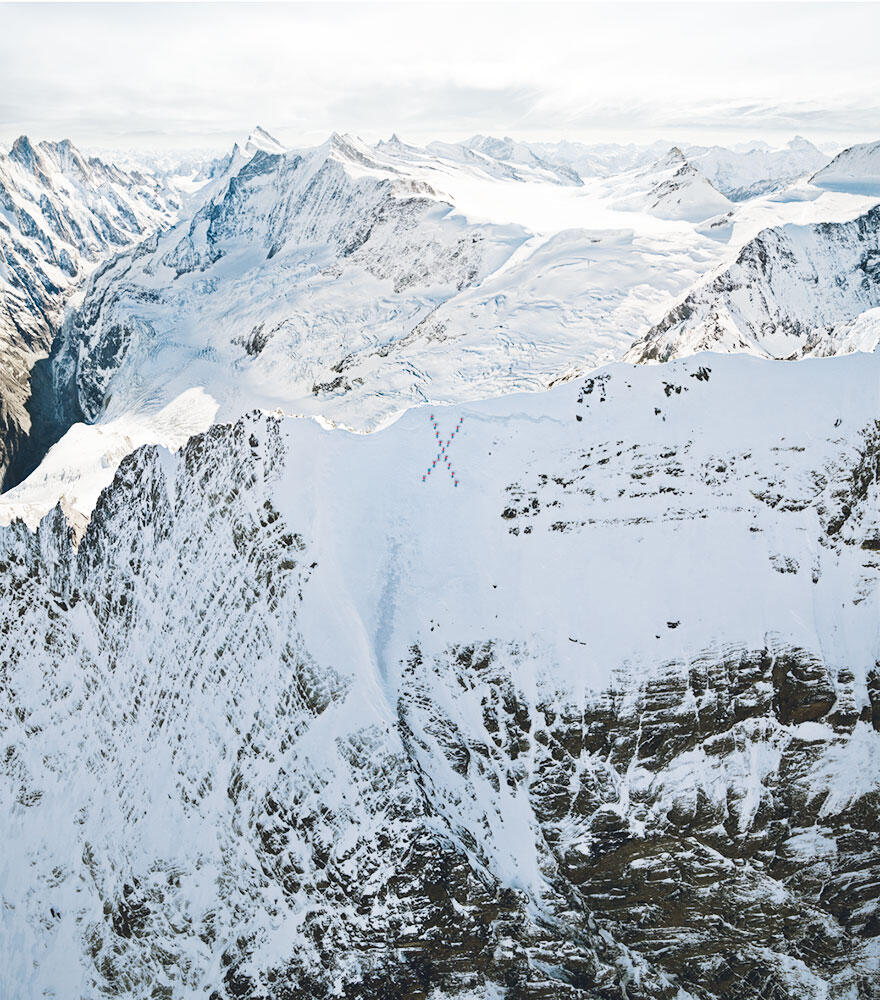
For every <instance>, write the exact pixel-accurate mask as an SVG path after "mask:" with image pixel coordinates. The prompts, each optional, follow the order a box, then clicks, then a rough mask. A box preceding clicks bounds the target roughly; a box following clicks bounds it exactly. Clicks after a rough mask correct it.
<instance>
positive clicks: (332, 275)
mask: <svg viewBox="0 0 880 1000" xmlns="http://www.w3.org/2000/svg"><path fill="white" fill-rule="evenodd" d="M569 152H570V151H569ZM606 152H607V155H608V157H609V161H608V162H609V163H612V162H616V167H617V169H618V173H616V174H614V175H613V176H594V177H588V178H586V179H584V180H583V181H582V182H581V181H580V180H579V179H578V178H577V177H573V176H572V175H571V171H570V170H569V168H567V167H566V168H565V169H559V168H560V164H556V166H553V165H552V164H550V160H549V159H548V158H547V156H542V155H540V154H539V153H538V152H536V148H535V147H534V146H528V147H526V146H523V145H522V144H519V143H515V142H513V141H512V140H493V139H486V138H483V137H477V138H476V139H474V140H472V141H471V144H470V145H460V146H456V145H451V144H440V143H434V144H432V145H431V146H429V147H428V148H426V149H419V148H416V147H413V146H409V145H406V144H405V143H403V142H401V141H400V140H399V139H398V138H396V137H392V139H391V140H390V141H388V142H381V143H379V144H377V145H376V146H374V147H370V146H367V145H365V144H364V143H361V142H359V141H358V140H356V139H353V138H351V137H348V136H333V137H331V139H330V140H329V141H328V142H327V143H325V144H324V145H323V146H321V147H318V148H316V149H312V150H299V151H297V150H289V151H285V150H284V147H283V146H282V145H281V144H280V143H278V142H277V140H274V139H273V138H272V137H271V136H269V135H268V133H266V132H265V130H262V129H256V130H255V131H254V132H253V134H252V135H251V137H250V138H249V140H248V142H247V143H246V144H245V149H244V152H243V151H242V150H241V149H239V148H238V147H236V148H235V149H234V150H233V151H232V153H231V154H230V155H229V156H228V157H224V158H222V159H221V160H219V161H217V162H216V163H214V164H213V165H212V166H211V167H210V169H208V170H207V171H206V172H205V173H204V177H203V180H204V181H205V184H204V186H203V187H202V188H201V190H200V191H199V192H197V194H195V195H194V196H193V199H192V201H191V202H189V203H188V205H189V211H190V216H189V218H187V219H186V220H185V221H184V222H182V223H180V224H179V225H178V226H176V227H174V228H173V229H172V230H170V231H168V232H166V233H163V234H162V235H161V236H159V235H156V236H154V237H152V238H151V239H149V240H147V241H145V242H143V243H141V244H140V245H139V246H138V247H137V248H135V249H133V250H131V251H128V252H125V253H123V254H121V255H120V256H119V257H118V258H116V259H115V260H114V261H113V262H111V263H110V264H109V265H108V266H107V267H106V268H102V269H101V271H100V272H99V273H98V274H97V275H96V276H95V277H94V278H93V280H92V281H91V282H90V284H89V287H88V289H87V290H86V293H85V296H84V300H83V303H82V305H81V307H80V308H79V309H78V310H77V311H76V314H75V315H74V316H73V317H72V318H71V321H70V325H69V327H68V328H67V329H66V330H65V333H64V335H63V337H61V338H59V342H58V345H57V351H56V355H55V357H54V360H53V366H52V372H53V377H55V378H56V379H57V380H58V381H59V382H60V383H61V384H63V385H65V386H68V387H71V390H72V394H73V397H74V400H75V403H76V406H77V407H79V408H80V410H81V411H82V413H83V414H84V416H85V419H86V420H87V421H88V423H89V425H90V426H89V427H86V428H84V427H82V426H79V425H77V426H76V427H75V428H74V429H73V430H72V431H71V434H70V437H69V439H67V438H65V439H64V440H62V441H61V442H60V443H59V444H58V445H57V446H56V448H55V450H54V451H53V453H52V454H51V455H50V456H49V457H48V459H47V461H46V462H45V463H44V464H43V467H42V468H41V469H40V470H39V472H38V473H37V474H36V475H35V476H33V477H31V478H30V479H28V480H27V481H25V482H24V483H23V484H21V485H20V486H19V487H17V488H16V489H15V490H13V491H11V492H9V493H7V494H5V495H4V497H3V499H2V501H0V520H2V521H8V520H10V519H11V518H12V517H14V516H24V517H26V518H27V519H28V522H29V523H31V524H32V525H33V524H36V522H37V521H38V520H39V518H40V517H41V516H42V515H43V514H44V513H46V511H48V510H50V509H51V508H52V507H53V506H54V505H55V503H56V502H58V501H59V500H61V501H62V502H63V504H64V507H65V510H67V511H68V512H69V514H70V516H71V517H73V518H80V519H82V518H86V517H87V516H88V513H89V511H90V510H91V507H92V506H93V504H94V502H95V500H96V499H97V496H98V493H99V491H100V489H101V488H103V487H104V486H106V485H107V484H108V483H109V482H110V479H111V478H112V474H113V471H114V469H115V467H116V464H117V462H118V458H119V455H120V454H123V453H125V452H126V451H127V450H130V448H131V447H132V446H134V445H136V444H141V443H149V442H154V443H161V444H165V445H167V446H169V447H178V446H179V445H180V443H181V442H182V441H183V440H185V438H186V437H187V435H188V434H190V433H193V432H194V431H197V430H203V429H205V428H207V427H208V426H210V424H211V422H212V421H215V420H221V421H228V420H235V419H237V418H238V417H239V416H240V415H241V414H242V413H244V412H247V411H249V410H251V409H253V408H257V407H259V408H263V409H268V410H276V409H280V410H281V411H283V412H285V413H301V414H309V415H314V416H318V417H320V418H322V419H324V420H326V421H329V422H330V423H332V424H336V425H342V426H347V427H351V428H354V429H357V430H364V431H369V430H372V429H374V428H376V427H381V426H382V425H383V424H384V423H386V422H387V421H388V420H391V419H393V418H394V417H395V416H396V415H397V414H399V413H400V412H401V411H402V410H404V409H406V408H408V407H411V406H413V405H420V404H422V403H425V402H437V403H444V402H445V403H452V402H456V401H467V400H474V399H478V398H485V397H488V396H493V395H498V394H502V393H509V392H514V391H521V390H540V389H544V388H546V387H547V386H548V385H552V384H554V383H555V382H556V381H558V380H559V379H560V378H565V377H568V376H570V375H571V374H572V373H574V372H583V371H586V370H590V369H592V368H595V367H597V366H598V365H601V364H603V363H606V362H608V361H611V360H616V359H618V358H620V357H621V356H622V355H623V354H624V352H625V351H627V350H628V349H629V348H630V347H631V346H632V344H633V341H634V340H638V339H639V338H641V337H643V336H644V335H645V334H647V333H648V331H649V330H651V329H652V327H653V326H654V325H656V324H657V323H659V322H661V321H662V320H663V317H664V316H665V315H666V314H668V312H669V310H671V309H673V308H674V307H675V306H676V303H678V302H680V301H681V299H682V297H683V296H686V295H687V294H688V292H689V291H690V290H691V289H692V288H693V287H694V286H696V285H698V283H699V282H700V281H701V280H705V279H706V276H707V275H711V274H714V273H717V272H718V271H720V270H723V269H724V268H725V267H728V266H729V265H730V264H732V263H733V262H734V260H735V259H736V257H737V255H738V254H739V252H740V251H741V249H742V247H743V245H744V244H746V243H748V241H750V240H753V239H754V238H755V236H756V234H757V233H758V232H759V231H760V230H762V229H764V228H765V227H767V226H768V225H771V226H778V225H785V224H787V223H795V222H796V223H798V224H811V223H814V222H817V221H820V222H827V221H848V220H851V219H853V218H855V217H856V216H858V215H859V214H860V213H863V212H864V211H865V210H866V208H869V207H871V206H872V205H873V204H874V199H872V198H871V197H869V196H860V195H854V194H850V193H838V192H830V191H823V190H821V189H819V188H815V187H811V186H810V185H808V184H805V183H799V184H797V185H795V186H794V187H789V188H786V189H785V190H784V191H782V192H778V193H774V194H772V195H770V196H768V197H763V198H751V199H749V200H748V201H744V202H741V203H733V202H730V201H728V200H727V199H726V198H725V197H724V196H723V195H722V194H721V193H720V192H719V191H717V190H716V189H715V188H714V187H713V186H712V184H711V183H710V182H709V181H708V179H707V178H706V177H705V176H704V175H703V174H702V173H701V172H700V171H699V170H698V169H697V168H695V167H694V166H693V164H692V163H691V162H690V161H689V160H688V159H687V158H686V157H685V156H684V154H683V153H682V152H681V151H680V150H677V149H673V150H671V151H667V152H666V154H665V155H662V156H656V155H655V153H656V151H654V150H650V151H648V152H650V154H651V155H650V157H648V160H647V162H644V161H643V160H641V159H640V158H639V157H638V156H636V155H635V153H636V151H634V150H629V151H627V150H619V149H618V150H616V151H615V150H610V151H606ZM642 152H645V151H644V150H643V151H642ZM646 155H647V153H646ZM744 155H745V154H744ZM548 156H549V153H548ZM505 157H507V159H505ZM716 159H717V156H716ZM548 164H550V165H549V166H548ZM633 164H635V165H633ZM561 166H564V164H562V165H561ZM621 166H623V167H627V168H629V169H623V170H622V172H620V168H621ZM609 169H610V168H609ZM780 169H781V168H780ZM758 172H759V173H760V171H758ZM718 212H720V213H721V214H720V215H718V214H713V213H718ZM707 216H708V217H707ZM855 319H856V317H853V316H852V315H850V316H848V317H847V321H849V320H855ZM870 330H871V325H870V324H868V325H865V323H860V325H859V329H858V330H855V331H847V332H846V334H845V335H844V336H843V337H842V338H841V339H840V340H839V341H836V342H835V344H834V347H833V350H832V351H831V352H832V353H834V352H835V351H836V350H837V349H838V348H840V349H843V346H845V345H849V346H848V349H853V346H855V347H861V346H863V345H864V344H865V343H866V342H867V341H868V340H869V339H870V335H871V334H870ZM686 349H687V347H686V345H685V346H683V347H682V350H681V351H680V353H684V351H685V350H686ZM192 400H198V402H199V405H198V407H196V408H192V409H188V407H187V405H185V402H184V401H192ZM184 413H189V414H190V418H189V419H187V420H186V421H184V422H183V423H181V424H180V425H179V426H174V425H173V421H172V420H171V419H170V417H171V416H172V415H174V414H184Z"/></svg>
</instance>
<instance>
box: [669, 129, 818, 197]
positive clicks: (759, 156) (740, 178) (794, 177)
mask: <svg viewBox="0 0 880 1000" xmlns="http://www.w3.org/2000/svg"><path fill="white" fill-rule="evenodd" d="M685 155H686V156H687V158H688V160H689V162H691V163H692V164H693V165H694V166H695V167H697V168H698V169H699V171H700V172H701V173H702V174H703V175H704V176H705V177H707V178H708V180H709V181H711V183H712V185H713V187H715V188H717V189H718V190H719V191H720V192H721V193H722V194H724V195H726V196H727V197H728V198H729V199H730V200H731V201H745V200H746V199H749V198H756V197H759V196H761V195H767V194H772V193H773V192H776V191H781V190H783V189H784V188H786V187H788V186H789V185H791V184H793V183H795V181H798V180H800V179H802V178H806V177H809V176H810V175H811V174H813V173H815V171H816V170H817V169H818V168H819V167H822V166H824V165H825V164H826V163H827V162H828V157H827V156H826V155H825V154H824V153H823V152H822V150H821V149H819V148H818V147H816V146H814V145H813V144H812V143H811V142H808V141H807V140H806V139H802V138H801V137H800V136H797V137H796V138H794V139H792V140H791V142H789V143H788V144H787V145H786V146H785V147H784V148H783V149H772V148H770V147H768V146H766V145H764V144H761V145H755V146H753V147H751V148H749V149H743V150H733V149H726V148H724V147H723V146H709V147H706V146H686V147H685Z"/></svg>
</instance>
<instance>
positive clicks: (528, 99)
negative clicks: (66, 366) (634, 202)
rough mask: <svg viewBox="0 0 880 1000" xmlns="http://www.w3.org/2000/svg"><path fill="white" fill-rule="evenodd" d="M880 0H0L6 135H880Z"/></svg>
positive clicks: (2, 130)
mask: <svg viewBox="0 0 880 1000" xmlns="http://www.w3.org/2000/svg"><path fill="white" fill-rule="evenodd" d="M878 41H880V4H863V5H849V4H839V3H832V4H822V3H814V4H797V3H784V4H778V5H777V4H773V5H771V4H757V3H753V4H738V5H728V4H723V3H719V4H715V3H701V4H674V5H673V4H663V3H652V4H646V5H641V4H622V3H617V4H614V5H607V6H606V5H587V4H583V5H582V4H563V5H555V4H548V3H543V4H526V5H513V4H500V3H496V4H486V5H477V4H474V3H470V4H467V5H461V6H459V5H456V4H413V3H397V4H371V3H358V4H335V3H322V4H293V5H286V4H285V5H282V4H224V5H213V4H192V5H191V4H186V5H183V4H173V5H172V4H169V5H164V4H157V5H153V4H109V3H107V4H94V5H93V4H76V5H74V4H69V5H54V4H25V5H14V4H0V141H2V143H3V144H4V145H8V144H9V142H11V141H12V139H14V138H15V137H16V136H17V135H19V134H21V133H27V134H29V135H30V136H32V137H33V138H37V139H40V138H52V139H56V138H63V137H68V138H71V139H72V140H73V141H74V142H75V143H77V144H81V145H83V146H86V147H95V146H106V147H110V148H125V147H150V148H162V147H164V146H175V147H206V146H211V147H218V148H221V147H223V148H225V147H227V146H228V145H231V142H232V141H233V140H234V139H239V138H241V137H242V136H243V135H246V134H247V132H248V131H249V129H250V127H251V126H252V125H254V124H257V123H260V124H261V125H263V126H264V127H265V128H266V129H268V130H269V131H270V132H272V133H274V134H276V135H277V136H278V138H279V139H281V140H282V141H284V142H286V143H288V144H291V145H297V144H306V143H312V142H317V141H321V140H323V139H324V138H325V137H326V135H327V134H328V133H329V132H331V131H333V130H336V131H340V132H343V131H350V132H354V133H356V134H359V135H361V136H363V137H364V138H366V139H376V138H380V137H387V136H388V135H389V134H390V133H391V132H392V131H396V132H398V134H400V135H401V137H402V138H404V139H409V140H411V141H416V142H422V141H425V140H428V139H431V138H445V139H454V138H464V137H466V136H469V135H471V134H473V133H475V132H484V133H492V134H506V135H513V136H516V137H522V138H530V137H531V138H538V139H543V138H557V137H563V136H565V137H568V138H573V139H586V140H589V141H600V140H602V139H603V138H607V139H609V140H615V141H616V140H630V139H639V138H645V139H654V138H660V137H662V138H664V139H666V138H668V139H672V140H679V139H681V140H690V141H694V140H696V141H703V140H705V141H717V140H719V139H725V138H726V139H728V140H729V141H732V142H733V141H739V140H741V139H745V138H752V137H759V138H768V139H771V140H779V139H786V138H788V137H790V136H792V135H794V134H796V133H800V134H802V135H805V136H807V137H808V138H813V139H816V140H818V141H822V142H825V143H828V144H841V145H842V144H845V143H848V142H852V141H862V140H867V139H872V138H880V55H878Z"/></svg>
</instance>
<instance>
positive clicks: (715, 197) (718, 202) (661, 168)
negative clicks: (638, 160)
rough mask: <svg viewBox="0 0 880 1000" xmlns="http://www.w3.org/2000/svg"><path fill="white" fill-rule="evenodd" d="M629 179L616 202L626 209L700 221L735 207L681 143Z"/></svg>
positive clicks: (663, 216)
mask: <svg viewBox="0 0 880 1000" xmlns="http://www.w3.org/2000/svg"><path fill="white" fill-rule="evenodd" d="M627 180H628V181H629V183H628V184H627V190H626V192H625V193H624V194H623V195H622V196H621V197H620V198H619V199H618V200H617V201H616V203H615V204H616V207H618V208H621V209H624V210H630V211H632V210H638V211H646V212H649V213H650V214H651V215H656V216H657V218H659V219H683V220H686V221H689V222H700V221H702V220H705V219H709V218H711V217H712V216H715V215H723V214H724V213H726V212H727V211H729V210H730V209H731V208H732V205H731V203H730V201H729V200H728V199H727V198H725V197H724V195H723V194H722V193H721V192H720V191H718V190H717V189H716V188H715V187H714V186H713V184H712V182H711V181H710V180H709V179H708V178H707V177H705V176H704V175H703V174H702V173H701V172H700V170H699V169H698V168H697V167H695V166H694V164H693V163H691V162H690V161H689V160H688V159H687V157H685V155H684V153H682V151H681V150H680V149H679V148H678V146H673V147H672V149H670V150H669V151H668V152H667V153H666V155H665V156H663V157H661V158H660V159H659V160H658V161H657V162H656V163H652V164H651V165H650V166H648V167H646V168H641V169H638V170H636V171H634V172H633V173H632V174H631V175H629V176H628V177H627Z"/></svg>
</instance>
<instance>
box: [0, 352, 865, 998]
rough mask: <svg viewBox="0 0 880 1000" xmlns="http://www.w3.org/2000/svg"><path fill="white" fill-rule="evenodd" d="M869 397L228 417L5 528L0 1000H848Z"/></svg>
mask: <svg viewBox="0 0 880 1000" xmlns="http://www.w3.org/2000/svg"><path fill="white" fill-rule="evenodd" d="M878 379H880V358H877V357H875V356H853V357H848V358H839V359H823V360H813V361H805V362H801V363H799V364H797V365H786V364H782V363H774V362H764V361H759V360H757V359H754V358H747V357H724V356H711V355H701V356H699V357H696V358H692V359H688V360H686V361H680V362H673V363H671V364H669V365H667V366H664V367H629V366H624V365H616V366H612V367H610V368H607V369H604V370H602V371H600V372H598V373H596V374H594V375H593V376H591V377H589V378H581V379H577V380H575V381H573V382H571V383H569V384H566V385H562V386H559V387H557V388H556V389H554V390H552V391H550V392H548V393H540V394H530V395H520V396H512V397H506V398H502V399H496V400H494V401H490V402H483V403H474V404H471V405H467V406H463V407H456V408H454V409H450V408H445V407H443V408H441V407H436V408H434V409H432V410H428V409H427V408H421V409H413V410H411V411H409V412H408V413H406V414H405V415H404V416H403V417H401V418H400V419H399V420H398V421H397V422H396V423H394V424H393V425H392V426H390V427H387V428H385V429H384V430H381V431H378V432H376V433H374V434H371V435H354V434H350V433H348V432H344V431H340V430H335V431H330V430H325V429H322V428H321V427H320V426H318V425H317V424H316V423H313V422H311V421H306V420H296V419H286V420H280V421H279V420H277V419H273V418H269V417H265V416H253V417H248V418H244V419H242V420H241V421H240V422H238V423H237V424H236V425H235V426H218V427H215V428H213V429H212V430H210V431H209V432H208V433H206V434H204V435H202V436H199V437H196V438H194V439H193V440H192V441H191V442H190V443H189V444H188V445H187V446H186V448H185V449H184V450H183V451H182V452H181V453H179V454H178V455H176V456H175V455H171V454H169V453H167V452H164V451H162V450H161V449H157V448H155V447H149V448H144V449H141V450H139V451H137V452H135V453H134V454H133V455H131V456H130V457H129V458H127V459H126V460H125V461H124V462H123V463H122V466H121V467H120V469H119V471H118V473H117V475H116V477H115V479H114V482H113V485H112V486H111V488H110V489H108V490H107V491H105V492H104V494H103V495H102V497H101V500H100V502H99V504H98V507H97V509H96V510H95V512H94V515H93V517H92V519H91V522H90V524H89V526H88V529H87V531H86V533H85V536H84V537H83V539H82V541H81V543H80V544H79V547H78V549H76V550H74V549H73V548H72V547H71V544H70V541H69V533H68V528H67V526H66V524H65V522H64V520H63V518H61V516H60V515H59V514H57V513H54V514H51V515H49V516H48V517H47V518H46V519H45V520H44V522H43V523H42V525H41V526H40V529H39V531H38V532H37V534H36V535H34V534H31V533H30V532H29V531H28V530H27V529H26V528H25V527H24V526H23V525H22V524H20V523H18V524H16V525H13V526H11V527H9V528H5V529H2V531H0V563H2V566H0V569H2V574H0V590H2V603H0V607H2V609H3V610H2V612H0V694H2V697H0V719H2V731H3V733H4V744H5V746H4V751H3V754H2V756H0V835H2V841H3V844H4V852H3V855H2V860H0V893H2V901H0V902H2V905H0V994H2V995H4V996H16V997H18V996H22V997H23V996H37V995H46V996H52V995H54V996H59V997H60V996H78V997H84V998H85V997H98V996H105V995H108V994H110V995H115V996H122V997H131V998H135V997H137V998H147V997H151V998H152V997H158V996H162V997H172V998H175V1000H177V998H185V997H197V996H198V997H201V996H214V997H219V998H233V997H239V998H242V997H247V998H253V1000H256V998H257V997H265V996H273V997H291V998H301V997H302V998H305V997H323V996H344V997H349V998H352V1000H353V998H359V1000H373V998H375V1000H379V998H386V1000H387V998H398V1000H403V998H405V997H406V998H412V997H425V996H430V997H431V998H432V1000H441V998H447V997H450V998H451V997H455V998H464V997H468V998H474V1000H476V998H477V997H487V996H494V997H509V998H514V997H520V998H531V1000H538V998H544V1000H557V998H579V997H583V998H587V997H596V996H602V997H609V998H610V997H612V996H613V997H618V996H621V995H624V994H625V995H626V996H628V997H630V998H632V1000H635V998H645V1000H647V998H651V1000H656V998H668V1000H672V998H677V1000H681V998H684V997H699V998H711V997H718V998H721V997H724V998H729V997H732V996H741V997H746V996H748V997H756V996H761V997H771V996H772V997H777V998H791V1000H794V998H798V1000H801V998H803V997H814V998H819V997H830V996H834V997H852V998H856V997H861V998H866V997H872V998H873V997H877V996H878V995H880V992H878V978H877V973H878V955H880V953H878V948H877V941H878V938H877V932H878V929H880V928H878V925H877V904H878V885H880V879H878V874H880V872H878V865H880V856H878V851H877V843H876V826H875V822H876V816H877V807H878V794H880V785H878V774H880V769H878V763H880V732H878V731H877V730H878V729H880V679H878V677H877V674H876V670H875V668H874V664H875V661H876V660H877V658H878V655H880V634H878V622H880V603H878V589H877V573H878V567H880V521H878V509H880V504H878V501H880V496H878V483H877V480H878V461H880V425H878V423H877V414H878V412H880V411H878V402H880V400H878V385H880V382H878ZM429 413H433V414H434V417H435V419H436V421H437V423H438V425H439V428H440V430H441V432H443V433H444V434H445V436H446V437H448V435H449V432H451V430H452V429H453V427H454V425H455V423H456V422H457V421H458V419H460V418H462V417H463V423H462V427H461V430H460V431H459V433H458V435H457V436H456V438H455V440H454V441H453V443H452V445H451V447H450V450H449V451H450V458H451V461H452V463H453V466H454V468H455V470H456V473H457V475H458V478H459V486H458V487H457V488H456V487H454V486H453V485H452V481H451V479H446V478H443V477H439V478H438V477H435V476H432V477H430V478H429V480H428V481H427V482H426V483H423V482H422V475H423V473H424V469H425V467H426V465H427V464H429V463H430V462H431V461H432V460H433V455H434V454H435V447H436V445H435V443H434V442H435V439H434V435H433V432H432V428H431V425H430V422H429Z"/></svg>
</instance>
